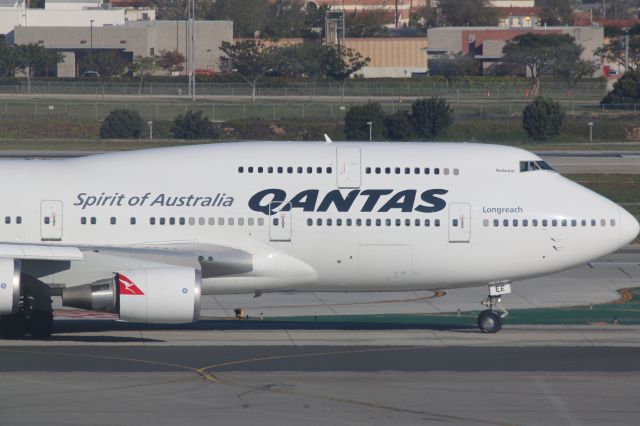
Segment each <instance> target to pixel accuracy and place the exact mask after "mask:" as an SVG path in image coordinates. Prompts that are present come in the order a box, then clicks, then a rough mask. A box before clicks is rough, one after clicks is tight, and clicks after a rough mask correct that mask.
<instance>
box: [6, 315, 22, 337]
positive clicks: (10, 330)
mask: <svg viewBox="0 0 640 426" xmlns="http://www.w3.org/2000/svg"><path fill="white" fill-rule="evenodd" d="M26 330H27V319H26V318H25V317H24V314H22V313H17V314H10V315H2V317H1V318H0V334H1V335H2V337H4V338H5V339H19V338H21V337H22V336H23V335H24V333H25V331H26Z"/></svg>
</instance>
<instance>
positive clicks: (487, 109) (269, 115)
mask: <svg viewBox="0 0 640 426" xmlns="http://www.w3.org/2000/svg"><path fill="white" fill-rule="evenodd" d="M526 103H527V102H518V101H513V102H503V101H497V102H496V101H491V102H489V101H486V102H460V103H457V104H455V103H453V104H452V106H453V110H454V117H455V119H456V120H472V119H505V118H518V117H521V116H522V111H523V109H524V107H525V105H526ZM561 104H562V105H563V107H564V109H565V110H566V111H572V112H574V113H576V114H580V113H582V114H616V115H628V116H634V115H637V114H638V112H639V110H640V105H636V104H634V105H624V106H621V105H599V104H596V103H578V102H571V101H563V102H561ZM380 105H381V106H382V109H383V110H384V111H385V112H386V113H388V114H390V113H394V112H397V111H408V110H410V109H411V102H399V101H398V102H381V103H380ZM116 108H126V109H133V110H136V111H138V112H139V113H140V115H141V116H142V117H143V118H144V119H145V120H173V119H174V118H175V117H176V116H177V115H179V114H184V113H186V112H187V111H189V110H193V111H202V113H203V114H204V115H206V116H207V117H209V119H210V120H212V121H216V122H222V121H229V120H238V119H263V120H282V119H310V120H314V119H317V120H340V119H342V118H343V117H344V114H345V113H346V111H347V110H348V108H349V104H347V105H340V104H337V103H329V102H315V103H309V102H295V103H287V102H271V103H270V102H259V103H202V102H198V103H192V102H82V101H77V102H75V101H65V100H62V101H61V100H55V99H52V100H51V101H42V102H10V101H8V102H1V101H0V118H2V119H12V120H22V119H38V118H45V119H50V120H55V119H84V120H96V121H99V120H102V119H104V117H105V116H106V115H107V114H109V112H110V111H112V110H114V109H116Z"/></svg>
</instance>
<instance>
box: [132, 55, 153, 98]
mask: <svg viewBox="0 0 640 426" xmlns="http://www.w3.org/2000/svg"><path fill="white" fill-rule="evenodd" d="M156 60H157V58H156V57H155V56H140V55H137V56H136V57H135V58H133V62H132V63H131V66H130V67H129V69H130V70H131V72H132V73H133V75H134V76H137V77H139V78H140V86H139V87H138V95H140V94H142V87H143V85H144V78H145V77H146V76H147V75H149V74H152V73H153V72H154V71H155V70H156V69H157V68H158V66H157V65H156Z"/></svg>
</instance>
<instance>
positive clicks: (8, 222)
mask: <svg viewBox="0 0 640 426" xmlns="http://www.w3.org/2000/svg"><path fill="white" fill-rule="evenodd" d="M4 223H6V224H7V225H9V224H11V216H5V217H4Z"/></svg>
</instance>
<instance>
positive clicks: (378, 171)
mask: <svg viewBox="0 0 640 426" xmlns="http://www.w3.org/2000/svg"><path fill="white" fill-rule="evenodd" d="M381 172H382V169H381V168H380V167H376V174H377V175H379V174H380V173H381Z"/></svg>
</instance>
